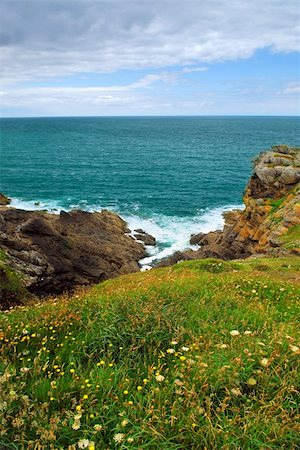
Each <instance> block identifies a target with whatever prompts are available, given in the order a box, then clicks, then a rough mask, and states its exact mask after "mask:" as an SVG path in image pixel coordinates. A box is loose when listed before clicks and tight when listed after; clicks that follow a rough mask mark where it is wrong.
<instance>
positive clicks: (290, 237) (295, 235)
mask: <svg viewBox="0 0 300 450" xmlns="http://www.w3.org/2000/svg"><path fill="white" fill-rule="evenodd" d="M281 241H282V243H283V245H284V247H285V248H288V249H292V248H298V247H300V225H294V226H292V227H290V228H289V230H288V231H287V233H286V234H285V235H284V236H282V238H281Z"/></svg>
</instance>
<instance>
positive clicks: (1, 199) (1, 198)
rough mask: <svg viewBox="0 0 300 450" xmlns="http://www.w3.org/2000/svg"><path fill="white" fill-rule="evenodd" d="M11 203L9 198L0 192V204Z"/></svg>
mask: <svg viewBox="0 0 300 450" xmlns="http://www.w3.org/2000/svg"><path fill="white" fill-rule="evenodd" d="M10 203H11V199H10V198H8V197H6V195H4V194H2V193H1V192H0V206H6V205H9V204H10Z"/></svg>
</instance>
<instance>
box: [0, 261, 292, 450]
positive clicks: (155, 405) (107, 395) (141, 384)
mask: <svg viewBox="0 0 300 450" xmlns="http://www.w3.org/2000/svg"><path fill="white" fill-rule="evenodd" d="M299 268H300V262H299V258H298V259H297V258H289V259H280V258H276V259H275V258H274V259H264V258H258V259H255V258H252V259H248V260H245V261H241V262H237V261H234V262H223V261H222V262H220V261H218V260H213V259H209V260H202V261H189V262H184V263H181V264H177V265H175V266H173V267H168V268H164V269H159V270H152V271H150V272H148V273H137V274H133V275H127V276H122V277H119V278H118V279H115V280H110V281H107V282H105V283H102V284H101V285H98V286H95V287H93V288H89V289H87V290H86V291H82V292H78V293H77V294H76V295H74V296H73V297H71V298H67V297H61V298H58V299H53V300H51V301H48V302H46V303H39V304H35V305H29V306H27V307H21V308H16V309H15V310H12V311H9V312H5V313H2V314H1V315H0V337H1V341H0V342H1V343H2V346H1V356H0V392H1V395H0V410H1V411H2V414H0V448H1V445H2V446H4V448H6V449H69V450H73V449H74V450H75V449H78V448H80V447H79V446H78V443H80V442H81V444H82V445H83V444H87V447H86V448H90V449H93V448H96V449H101V450H102V449H116V448H118V449H150V450H152V449H153V450H154V449H157V450H158V449H159V450H182V449H209V450H210V449H215V450H219V449H228V450H231V449H243V450H256V449H257V450H258V449H259V450H262V449H279V448H280V449H296V448H299V445H300V440H299V431H300V430H299V425H298V421H297V418H299V397H298V395H299V391H298V388H299V373H298V370H297V369H298V368H299V366H298V362H299V361H298V358H299V348H298V347H299V340H300V332H299V298H300V288H299V282H298V281H297V280H298V276H299ZM234 330H236V331H237V332H234V333H231V332H232V331H234ZM83 439H86V440H87V441H86V442H83V441H82V440H83ZM118 439H119V440H120V442H119V443H118V442H116V441H118ZM88 442H89V444H88ZM81 444H80V445H81Z"/></svg>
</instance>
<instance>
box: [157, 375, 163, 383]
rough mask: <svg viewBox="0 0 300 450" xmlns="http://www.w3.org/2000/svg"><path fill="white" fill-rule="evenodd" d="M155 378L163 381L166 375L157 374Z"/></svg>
mask: <svg viewBox="0 0 300 450" xmlns="http://www.w3.org/2000/svg"><path fill="white" fill-rule="evenodd" d="M155 379H156V381H159V382H162V381H164V379H165V377H164V376H163V375H156V377H155Z"/></svg>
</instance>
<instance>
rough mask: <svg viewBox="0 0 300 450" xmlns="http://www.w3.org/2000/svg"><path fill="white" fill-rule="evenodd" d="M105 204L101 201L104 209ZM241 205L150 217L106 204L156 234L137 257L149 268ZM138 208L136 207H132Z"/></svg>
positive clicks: (54, 207)
mask: <svg viewBox="0 0 300 450" xmlns="http://www.w3.org/2000/svg"><path fill="white" fill-rule="evenodd" d="M10 206H11V207H14V208H20V209H25V210H48V211H49V212H51V213H53V214H59V212H60V211H61V210H62V209H63V210H65V211H69V210H71V209H79V208H80V209H84V210H86V211H90V212H94V211H101V210H102V209H104V207H103V206H100V205H99V206H97V205H92V206H89V205H88V203H87V202H84V201H83V202H80V204H70V206H69V207H65V206H63V205H62V203H60V202H59V201H46V200H43V201H24V200H21V199H16V198H14V199H12V202H11V205H10ZM106 208H107V206H106V205H105V209H106ZM242 208H243V205H225V206H222V207H218V208H211V209H208V208H207V209H203V210H199V211H198V213H197V214H196V215H195V216H192V217H177V216H167V215H163V214H157V213H155V214H153V215H152V216H151V217H141V216H140V215H138V214H129V213H128V212H126V211H122V209H121V208H120V207H119V206H113V205H110V207H109V209H111V210H112V211H114V212H116V213H117V214H119V215H120V216H121V217H122V218H123V219H124V220H126V222H127V223H128V227H129V228H130V230H131V231H132V233H131V234H132V235H133V236H134V233H133V231H134V230H136V229H140V228H141V229H143V230H144V231H145V232H146V233H149V234H151V235H152V236H154V237H155V238H156V241H157V245H156V246H154V247H153V246H147V251H148V255H149V256H147V257H146V258H143V259H142V260H140V264H141V267H142V270H147V269H150V268H151V266H152V265H153V263H154V262H155V261H158V260H160V259H162V258H166V257H168V256H170V255H172V254H173V253H175V252H176V251H181V250H185V249H187V248H191V247H192V248H197V246H191V245H190V243H189V240H190V237H191V235H192V234H196V233H208V232H209V231H215V230H218V229H222V228H223V225H224V218H223V213H224V212H225V211H229V210H232V209H242ZM135 209H136V210H139V209H138V208H135Z"/></svg>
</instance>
